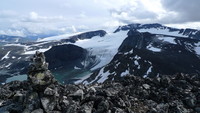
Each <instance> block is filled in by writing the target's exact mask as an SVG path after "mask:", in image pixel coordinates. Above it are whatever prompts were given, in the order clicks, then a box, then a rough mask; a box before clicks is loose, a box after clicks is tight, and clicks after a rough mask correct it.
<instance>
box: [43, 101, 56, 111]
mask: <svg viewBox="0 0 200 113" xmlns="http://www.w3.org/2000/svg"><path fill="white" fill-rule="evenodd" d="M41 103H42V106H43V108H44V110H45V111H46V112H49V111H53V109H54V108H55V106H56V101H52V99H50V98H48V97H42V98H41Z"/></svg>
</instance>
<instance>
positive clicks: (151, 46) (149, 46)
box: [147, 44, 161, 52]
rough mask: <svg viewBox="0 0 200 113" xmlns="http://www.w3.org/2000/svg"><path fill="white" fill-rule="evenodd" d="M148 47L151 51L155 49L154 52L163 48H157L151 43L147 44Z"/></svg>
mask: <svg viewBox="0 0 200 113" xmlns="http://www.w3.org/2000/svg"><path fill="white" fill-rule="evenodd" d="M147 49H148V50H150V51H153V52H161V49H160V48H157V47H153V45H151V44H149V45H148V46H147Z"/></svg>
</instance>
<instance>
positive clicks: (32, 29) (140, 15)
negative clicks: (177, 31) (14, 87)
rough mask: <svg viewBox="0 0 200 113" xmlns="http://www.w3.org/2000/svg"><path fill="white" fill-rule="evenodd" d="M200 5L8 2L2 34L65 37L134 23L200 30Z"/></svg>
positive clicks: (107, 0) (115, 0)
mask: <svg viewBox="0 0 200 113" xmlns="http://www.w3.org/2000/svg"><path fill="white" fill-rule="evenodd" d="M113 4H114V5H113ZM199 4H200V1H197V0H190V1H187V0H176V1H173V0H167V1H166V0H151V1H149V0H87V2H85V1H84V0H73V1H69V0H43V1H39V0H29V1H27V0H17V1H13V0H4V1H1V3H0V25H1V26H0V34H1V35H12V36H37V35H48V34H49V35H50V34H64V33H75V32H81V31H87V30H93V29H96V30H97V29H107V28H111V27H117V26H120V25H125V24H132V23H140V24H149V23H160V24H162V25H165V26H169V27H174V28H192V29H200V15H197V14H195V13H196V11H198V10H199V6H198V5H199Z"/></svg>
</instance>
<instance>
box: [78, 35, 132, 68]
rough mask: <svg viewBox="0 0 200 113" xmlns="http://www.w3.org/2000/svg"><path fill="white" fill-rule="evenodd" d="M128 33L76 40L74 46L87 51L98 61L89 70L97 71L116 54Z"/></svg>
mask: <svg viewBox="0 0 200 113" xmlns="http://www.w3.org/2000/svg"><path fill="white" fill-rule="evenodd" d="M127 32H128V31H121V32H117V33H109V34H107V35H105V36H104V37H99V36H95V37H93V38H92V39H85V40H78V41H77V42H76V43H75V45H77V46H80V47H82V48H85V49H87V50H88V51H89V52H90V53H91V55H95V56H96V57H97V59H98V60H99V61H98V62H99V63H98V64H97V65H96V66H94V67H93V68H92V69H91V70H95V69H98V68H100V67H103V66H105V65H106V64H108V63H109V62H110V61H111V60H112V59H113V57H114V55H115V54H116V53H117V52H118V48H119V46H120V45H121V43H122V42H123V40H124V39H125V38H126V37H127Z"/></svg>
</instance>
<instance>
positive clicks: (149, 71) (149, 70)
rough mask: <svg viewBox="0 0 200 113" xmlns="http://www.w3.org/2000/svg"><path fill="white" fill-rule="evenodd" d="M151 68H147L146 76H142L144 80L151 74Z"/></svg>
mask: <svg viewBox="0 0 200 113" xmlns="http://www.w3.org/2000/svg"><path fill="white" fill-rule="evenodd" d="M152 68H153V67H152V66H151V67H149V69H148V70H147V72H146V74H145V75H144V76H143V77H144V78H146V77H147V76H148V75H149V73H151V71H152Z"/></svg>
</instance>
